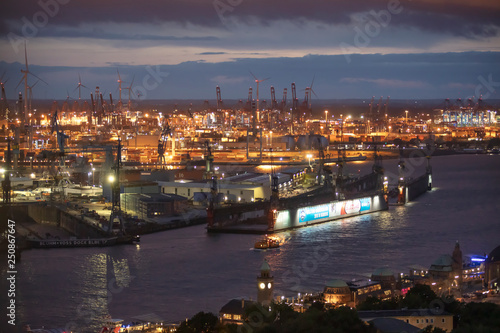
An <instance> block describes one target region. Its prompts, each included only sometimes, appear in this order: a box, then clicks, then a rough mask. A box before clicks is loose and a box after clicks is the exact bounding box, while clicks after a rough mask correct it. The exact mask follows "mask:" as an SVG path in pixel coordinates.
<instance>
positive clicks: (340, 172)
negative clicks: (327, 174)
mask: <svg viewBox="0 0 500 333" xmlns="http://www.w3.org/2000/svg"><path fill="white" fill-rule="evenodd" d="M337 154H338V158H337V177H336V180H335V192H336V196H337V199H343V196H344V195H343V193H342V192H341V191H342V188H343V186H344V171H345V170H344V168H345V165H346V154H345V149H342V150H341V149H338V151H337Z"/></svg>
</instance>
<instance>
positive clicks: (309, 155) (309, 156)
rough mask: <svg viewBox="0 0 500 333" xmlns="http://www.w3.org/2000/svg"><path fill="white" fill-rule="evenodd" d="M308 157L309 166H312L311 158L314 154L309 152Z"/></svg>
mask: <svg viewBox="0 0 500 333" xmlns="http://www.w3.org/2000/svg"><path fill="white" fill-rule="evenodd" d="M307 158H308V159H309V167H311V158H312V155H311V154H307Z"/></svg>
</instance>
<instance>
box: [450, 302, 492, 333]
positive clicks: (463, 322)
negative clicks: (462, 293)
mask: <svg viewBox="0 0 500 333" xmlns="http://www.w3.org/2000/svg"><path fill="white" fill-rule="evenodd" d="M453 332H457V333H465V332H490V333H500V306H499V305H497V304H493V303H476V302H471V303H467V304H466V305H465V306H463V308H462V311H461V312H460V315H459V320H458V327H457V328H456V329H455V330H453Z"/></svg>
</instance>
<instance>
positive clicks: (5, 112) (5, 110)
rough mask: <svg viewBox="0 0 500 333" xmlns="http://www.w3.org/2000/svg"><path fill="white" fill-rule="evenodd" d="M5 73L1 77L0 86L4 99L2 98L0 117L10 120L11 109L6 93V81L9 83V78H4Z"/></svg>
mask: <svg viewBox="0 0 500 333" xmlns="http://www.w3.org/2000/svg"><path fill="white" fill-rule="evenodd" d="M4 75H5V72H4V73H3V74H2V77H0V86H1V88H2V100H1V105H0V108H1V110H0V117H1V118H2V119H6V120H8V119H9V113H10V110H9V103H8V101H7V95H6V93H5V83H7V81H8V79H7V80H5V81H4V80H3V77H4Z"/></svg>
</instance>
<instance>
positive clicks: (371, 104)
mask: <svg viewBox="0 0 500 333" xmlns="http://www.w3.org/2000/svg"><path fill="white" fill-rule="evenodd" d="M374 100H375V96H372V99H371V101H370V105H369V106H370V111H369V113H368V116H369V118H368V119H370V120H371V118H372V117H373V101H374Z"/></svg>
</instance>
